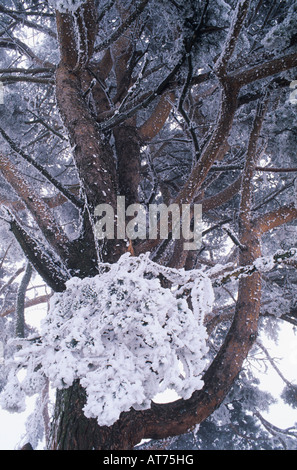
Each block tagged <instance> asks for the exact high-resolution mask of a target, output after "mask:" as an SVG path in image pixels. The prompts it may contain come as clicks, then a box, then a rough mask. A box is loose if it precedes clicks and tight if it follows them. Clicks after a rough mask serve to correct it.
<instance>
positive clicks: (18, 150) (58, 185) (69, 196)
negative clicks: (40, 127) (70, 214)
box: [0, 127, 84, 209]
mask: <svg viewBox="0 0 297 470" xmlns="http://www.w3.org/2000/svg"><path fill="white" fill-rule="evenodd" d="M0 134H1V135H2V137H3V138H4V139H5V140H6V142H8V143H9V145H10V147H11V148H12V150H14V151H15V152H16V153H17V154H18V155H20V156H21V157H22V158H23V159H24V160H26V161H27V162H28V163H30V165H32V166H33V167H34V168H35V169H36V170H37V171H39V173H40V174H41V175H42V176H44V177H45V178H46V179H47V180H48V181H49V182H50V183H51V184H52V185H53V186H54V187H55V188H56V189H58V190H59V191H60V192H61V193H62V194H63V195H64V196H65V197H66V199H68V200H69V201H71V202H72V204H74V205H75V206H76V207H78V208H80V209H81V208H82V207H83V206H84V203H83V202H82V201H80V200H79V199H78V198H77V197H76V196H75V195H74V194H73V193H71V192H70V191H68V189H67V188H66V187H65V186H63V185H62V184H61V183H60V182H59V181H58V180H57V179H56V178H55V177H54V176H52V175H51V174H50V173H49V172H48V171H47V170H46V169H45V168H44V167H43V166H42V165H40V164H39V163H38V162H37V161H36V160H35V159H34V158H32V157H30V155H28V154H27V153H26V152H24V150H23V149H21V148H20V147H19V146H18V145H17V144H16V142H14V141H13V140H12V139H11V138H10V137H9V135H8V134H7V133H6V132H5V131H4V129H2V127H0Z"/></svg>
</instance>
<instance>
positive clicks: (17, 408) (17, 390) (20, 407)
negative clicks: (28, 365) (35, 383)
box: [0, 370, 26, 413]
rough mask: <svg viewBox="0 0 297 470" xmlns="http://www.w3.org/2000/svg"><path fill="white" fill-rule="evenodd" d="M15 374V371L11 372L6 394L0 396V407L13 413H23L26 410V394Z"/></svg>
mask: <svg viewBox="0 0 297 470" xmlns="http://www.w3.org/2000/svg"><path fill="white" fill-rule="evenodd" d="M15 372H16V371H15V370H11V372H10V373H9V376H8V383H7V385H6V388H5V393H2V394H1V396H0V405H1V407H2V408H3V409H5V410H7V411H9V412H11V413H22V412H23V411H24V410H25V408H26V404H25V399H26V394H25V392H24V390H23V389H22V387H21V385H20V382H19V379H18V378H17V375H16V373H15Z"/></svg>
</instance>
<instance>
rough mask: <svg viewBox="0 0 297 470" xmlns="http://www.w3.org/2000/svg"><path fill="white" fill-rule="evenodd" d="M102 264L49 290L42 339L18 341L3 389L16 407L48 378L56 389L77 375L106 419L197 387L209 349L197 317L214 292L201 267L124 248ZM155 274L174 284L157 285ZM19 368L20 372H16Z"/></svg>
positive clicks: (95, 412) (90, 407) (91, 407)
mask: <svg viewBox="0 0 297 470" xmlns="http://www.w3.org/2000/svg"><path fill="white" fill-rule="evenodd" d="M100 270H101V272H100V274H99V275H97V276H95V277H93V278H85V279H83V280H82V279H79V278H72V279H70V280H69V281H68V282H67V289H66V291H65V292H63V293H61V294H60V293H59V294H55V295H54V296H53V297H52V299H51V305H50V311H49V314H48V315H47V317H46V318H45V320H44V321H43V324H42V332H41V337H42V340H39V339H38V340H35V341H33V339H32V338H31V340H30V338H29V339H27V341H26V340H22V341H21V344H22V349H19V350H18V351H17V353H16V354H15V358H14V362H13V363H12V372H11V374H12V375H13V377H11V378H10V380H9V385H8V387H7V388H6V389H5V390H4V392H3V393H2V395H1V402H2V406H3V407H4V408H9V409H13V408H15V407H17V406H18V403H19V404H21V409H23V403H24V397H25V394H27V395H32V394H34V393H37V392H38V391H41V390H42V389H43V387H44V385H45V383H46V378H48V379H49V381H50V383H51V386H52V387H56V388H58V389H63V388H67V387H69V386H71V385H72V383H73V382H74V381H75V380H77V379H79V380H80V383H81V385H82V386H83V387H84V388H85V389H86V393H87V402H86V405H85V407H84V413H85V415H86V416H87V417H90V418H91V417H92V418H96V419H97V421H98V423H99V424H100V425H107V426H110V425H111V424H113V423H114V422H115V421H116V420H117V419H118V418H119V416H120V413H121V412H122V411H128V410H129V409H130V408H131V407H133V408H135V409H147V408H149V407H150V404H151V400H152V399H153V398H154V396H156V395H157V394H158V393H161V392H163V391H165V390H167V389H170V390H173V391H175V392H176V393H177V394H178V395H179V396H180V397H182V398H185V399H187V398H189V397H190V396H191V394H192V393H193V392H194V391H195V390H199V389H201V388H202V386H203V381H202V379H201V375H202V372H203V370H204V369H205V368H206V365H207V364H206V354H207V351H208V349H207V346H206V338H207V333H206V329H205V327H204V325H203V319H204V315H205V314H206V313H207V312H208V311H209V310H210V309H211V308H212V303H213V301H214V295H213V291H212V285H211V281H210V280H209V279H208V278H207V276H206V275H205V274H204V273H202V272H201V271H199V270H193V271H184V270H177V269H171V268H165V267H163V266H159V265H158V264H156V263H153V262H152V261H151V260H150V259H149V254H145V255H141V256H140V257H138V258H134V257H131V256H130V253H126V254H125V255H123V256H122V257H121V258H120V260H119V261H118V262H117V263H115V264H113V265H110V264H107V263H105V264H104V263H102V264H101V265H100ZM160 273H162V274H163V276H165V277H166V278H167V279H168V280H169V281H171V282H173V284H174V285H173V286H172V287H171V288H169V287H163V286H161V283H160V280H159V278H158V276H159V274H160ZM187 290H188V291H189V292H191V303H192V310H191V309H190V308H189V306H188V303H187V300H186V298H184V296H183V294H184V293H185V292H186V291H187ZM181 364H182V371H183V372H182V373H181ZM21 367H23V368H25V369H26V376H25V378H24V379H23V380H19V379H18V377H17V371H18V370H19V369H20V368H21ZM13 397H16V398H17V403H14V402H13Z"/></svg>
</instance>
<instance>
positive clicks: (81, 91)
mask: <svg viewBox="0 0 297 470" xmlns="http://www.w3.org/2000/svg"><path fill="white" fill-rule="evenodd" d="M0 12H1V31H0V46H1V49H0V51H1V52H0V54H1V64H2V65H1V67H2V68H1V70H0V74H1V76H0V80H1V82H2V84H3V85H4V86H5V101H4V105H1V108H0V112H1V127H0V133H1V135H2V150H1V155H0V173H1V193H0V196H1V212H2V219H1V220H2V224H3V228H2V230H3V253H2V259H3V262H2V265H1V269H2V268H3V267H4V265H5V267H6V269H7V274H8V270H10V269H11V263H8V264H5V263H4V260H7V259H8V258H7V254H6V251H7V250H8V243H15V242H14V241H12V239H11V234H12V235H13V236H14V240H16V241H17V243H18V246H19V247H20V248H21V250H22V252H23V253H24V255H25V256H26V258H27V260H28V261H29V263H30V266H32V267H33V268H34V270H35V272H36V273H38V274H39V275H40V276H41V277H42V279H43V280H44V282H45V283H46V284H47V286H48V287H50V288H51V289H52V290H53V291H54V292H63V291H64V290H65V283H66V282H67V281H68V280H69V279H71V278H73V277H74V276H75V277H78V278H81V279H84V278H86V277H94V276H96V275H97V274H98V263H99V262H108V263H111V264H113V263H116V262H117V261H118V260H119V258H120V256H121V255H122V254H124V253H125V252H127V251H128V250H129V251H130V252H132V254H133V255H134V256H139V255H141V254H143V253H146V252H148V251H149V252H150V254H151V255H150V256H151V259H152V260H153V261H154V262H156V263H158V264H159V265H162V266H168V267H174V268H180V267H185V269H186V270H191V269H193V268H195V267H204V268H206V267H208V268H213V267H217V269H216V270H213V271H212V272H213V274H212V276H213V284H214V287H215V290H216V307H215V309H214V311H213V312H212V314H211V315H210V314H209V315H208V316H206V318H205V324H206V327H207V329H208V332H209V344H210V345H211V348H210V356H209V367H208V368H207V370H206V371H205V373H204V375H203V380H204V387H203V388H202V389H201V390H197V391H196V392H194V393H193V395H192V396H191V398H189V399H187V400H178V401H176V402H173V403H170V404H162V405H157V404H152V406H151V407H150V408H149V409H147V410H141V411H137V410H134V409H131V410H130V411H129V412H124V413H122V414H121V416H120V418H119V420H117V421H116V422H115V423H114V424H113V425H111V426H109V427H107V426H99V425H98V423H97V421H96V420H95V419H93V418H86V417H85V415H84V413H83V411H82V408H83V405H84V403H85V399H86V397H85V392H84V390H83V388H82V387H81V385H80V384H79V383H78V382H77V381H76V382H74V383H73V385H71V386H70V387H68V388H67V389H62V390H58V392H57V398H56V404H55V411H54V414H53V419H52V425H51V434H50V437H49V439H48V448H50V449H87V448H95V449H129V448H133V446H135V445H136V444H137V443H139V442H140V441H141V439H143V438H155V439H163V438H167V437H168V436H172V435H180V434H183V433H185V432H186V431H187V430H188V429H190V428H191V427H193V426H196V425H197V424H199V423H202V422H203V421H204V420H205V419H206V418H208V417H209V416H210V415H212V413H213V412H214V411H215V410H216V409H217V408H218V407H219V406H220V405H221V403H222V402H223V401H224V400H225V399H226V397H227V395H228V393H230V390H235V389H234V382H235V380H239V378H238V377H239V374H240V372H241V370H242V367H243V364H244V361H245V360H246V358H247V356H248V354H249V352H250V350H251V348H252V347H253V345H254V343H255V341H256V338H257V335H258V331H259V329H260V328H263V329H265V330H266V331H267V330H269V325H270V323H269V318H270V317H271V316H272V317H273V318H275V316H276V317H277V318H281V319H283V320H286V321H288V322H290V323H291V324H293V325H296V308H295V295H296V276H295V272H294V270H295V267H296V266H295V264H296V257H295V258H294V257H293V254H294V252H293V251H292V250H291V251H290V248H291V247H294V246H295V245H296V227H295V225H294V223H295V222H294V221H295V220H296V217H297V210H296V205H295V202H296V195H295V193H294V191H293V188H294V187H296V184H295V177H296V171H297V162H296V155H295V148H296V146H295V144H296V142H295V137H296V119H294V118H295V115H296V106H295V98H294V91H293V89H292V88H290V85H291V84H292V82H293V85H292V86H294V79H295V78H296V75H295V74H296V67H297V53H296V34H295V31H294V20H295V18H296V3H295V2H293V1H290V2H275V1H266V2H263V1H259V0H255V1H254V0H250V1H248V0H240V1H232V0H228V1H219V2H214V1H207V0H206V1H198V0H194V1H191V0H189V1H187V2H180V1H178V0H174V1H173V0H172V1H171V0H170V1H166V2H164V1H161V0H142V1H141V0H139V1H130V2H122V1H120V0H116V1H112V0H111V1H106V2H105V1H95V0H86V1H82V2H80V1H74V2H68V1H66V0H65V1H49V2H41V3H37V2H35V1H25V2H18V1H16V0H10V1H7V2H5V4H3V5H2V6H0ZM117 195H122V196H125V198H126V204H127V205H129V204H131V203H136V202H141V203H142V204H143V205H145V206H148V204H150V203H153V202H155V203H159V202H164V203H166V204H169V203H177V204H179V205H181V204H186V203H187V204H194V203H201V204H202V208H203V222H204V227H205V229H204V232H203V244H202V247H201V249H200V250H198V251H185V250H183V249H182V247H181V240H173V239H172V237H168V240H160V239H157V240H139V239H136V240H132V241H131V240H130V241H129V240H126V241H120V242H119V240H107V239H104V240H103V241H98V240H96V237H95V232H94V224H95V223H96V218H95V216H94V211H95V208H96V207H97V206H98V204H100V203H107V204H110V205H111V206H112V207H113V208H116V198H117ZM7 228H8V229H9V230H10V232H11V233H10V234H9V235H7V234H6V230H7ZM8 240H9V242H8ZM13 246H14V247H15V244H14V245H13ZM280 247H281V248H282V249H283V250H284V251H283V254H282V255H279V256H278V257H276V258H273V259H272V260H273V263H272V266H271V269H270V270H268V269H264V271H265V272H264V273H263V274H262V273H261V272H260V271H263V269H262V270H261V269H257V266H258V267H259V265H257V264H255V263H256V260H257V259H258V258H259V257H261V256H263V255H264V256H267V255H271V254H273V253H274V252H275V251H276V250H278V249H279V248H280ZM15 249H16V248H15ZM16 250H17V249H16ZM17 253H18V256H19V257H20V258H19V259H22V258H21V257H22V255H21V252H20V251H17ZM274 261H275V263H274ZM219 265H220V268H219ZM23 266H24V265H23ZM250 266H253V269H252V270H250V271H248V272H249V275H248V276H243V277H242V276H241V277H240V278H239V280H238V275H236V273H237V274H238V272H240V270H241V269H249V267H250ZM237 268H238V269H239V271H236V269H237ZM262 268H263V265H262ZM22 269H23V268H22ZM28 269H30V268H27V271H26V276H27V278H25V279H24V280H23V283H22V286H21V287H22V288H21V289H19V290H18V294H19V295H17V299H18V306H17V307H18V308H16V310H17V311H18V312H21V311H23V308H22V302H23V304H24V307H25V305H26V302H24V298H23V300H21V292H23V291H24V289H23V287H24V286H25V285H26V282H27V280H28ZM15 271H16V269H15ZM266 271H267V272H266ZM229 272H231V273H232V274H229V275H228V273H229ZM10 276H12V273H11V274H10ZM220 276H221V277H220ZM218 278H219V279H218ZM8 282H9V281H6V280H4V285H3V286H2V288H3V292H4V287H5V286H6V285H7V283H8ZM9 286H10V288H9V289H11V288H12V286H13V281H12V282H10V283H9ZM5 289H6V288H5ZM6 292H8V291H6ZM9 292H11V290H9ZM15 294H17V293H15ZM41 300H43V301H44V300H45V299H44V298H43V299H41ZM3 302H4V298H3ZM9 307H10V306H8V305H5V304H3V313H2V316H3V317H6V316H7V315H8V313H7V311H8V308H9ZM123 308H124V306H123ZM260 317H261V319H260ZM18 318H19V319H20V317H18ZM20 322H21V320H20V321H19V322H18V325H19V324H20ZM19 332H20V330H19V327H18V330H17V334H18V335H20V333H19ZM24 333H25V331H24ZM22 334H23V329H22ZM232 387H233V388H232ZM234 393H235V392H234ZM241 412H242V410H241V409H240V410H238V409H236V410H234V413H238V414H240V413H241ZM238 423H239V424H238V425H237V426H241V424H240V423H241V421H240V420H239V419H238ZM261 425H262V426H264V427H265V424H264V422H263V421H262V422H261ZM209 432H213V431H212V430H210V431H209Z"/></svg>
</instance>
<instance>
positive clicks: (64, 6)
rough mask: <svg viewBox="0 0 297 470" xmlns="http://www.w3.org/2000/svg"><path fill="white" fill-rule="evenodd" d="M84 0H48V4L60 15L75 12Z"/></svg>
mask: <svg viewBox="0 0 297 470" xmlns="http://www.w3.org/2000/svg"><path fill="white" fill-rule="evenodd" d="M84 3H85V0H49V4H50V5H51V6H52V7H53V8H54V9H55V10H58V11H60V12H61V13H65V12H72V13H73V12H75V11H76V10H77V9H78V8H79V7H80V6H81V5H83V4H84Z"/></svg>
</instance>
